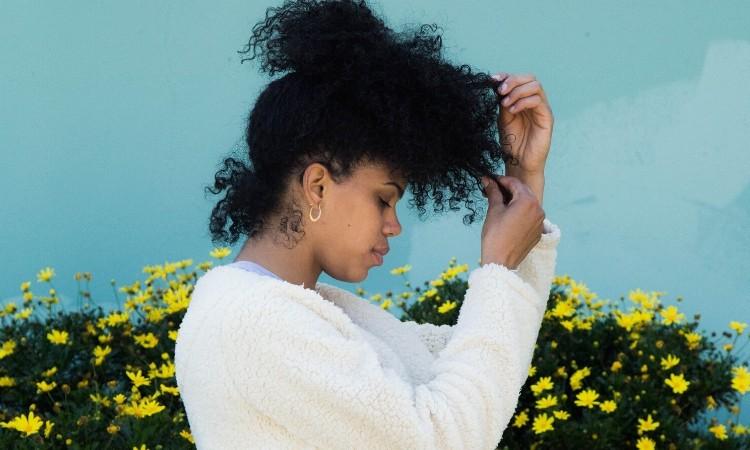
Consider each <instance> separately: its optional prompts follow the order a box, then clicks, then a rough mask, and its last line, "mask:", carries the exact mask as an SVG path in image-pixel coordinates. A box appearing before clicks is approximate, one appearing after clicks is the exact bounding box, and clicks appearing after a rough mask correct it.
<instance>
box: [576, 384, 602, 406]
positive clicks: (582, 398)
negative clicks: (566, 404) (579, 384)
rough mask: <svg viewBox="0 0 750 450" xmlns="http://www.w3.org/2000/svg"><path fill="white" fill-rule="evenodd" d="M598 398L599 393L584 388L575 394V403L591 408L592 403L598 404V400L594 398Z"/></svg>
mask: <svg viewBox="0 0 750 450" xmlns="http://www.w3.org/2000/svg"><path fill="white" fill-rule="evenodd" d="M597 398H599V394H598V393H597V392H596V391H595V390H593V389H590V388H589V389H586V390H584V391H581V392H579V393H578V395H576V401H575V404H576V405H578V406H582V407H588V408H593V407H594V405H598V404H599V402H598V401H596V399H597Z"/></svg>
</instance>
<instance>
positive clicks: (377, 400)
mask: <svg viewBox="0 0 750 450" xmlns="http://www.w3.org/2000/svg"><path fill="white" fill-rule="evenodd" d="M252 296H253V298H242V296H239V298H238V299H236V301H237V302H244V305H247V306H246V308H245V309H244V310H242V309H239V307H238V310H239V311H243V312H242V313H239V314H233V315H231V316H230V317H227V319H226V320H227V322H226V323H225V325H224V327H223V329H222V339H221V341H220V342H219V343H218V349H220V351H221V352H222V354H223V355H224V359H225V363H226V370H227V376H228V377H229V379H230V380H232V382H233V383H232V384H233V386H234V387H235V388H236V390H237V392H238V399H239V400H240V401H242V402H243V407H244V408H252V409H255V410H257V411H258V412H259V413H261V414H263V415H265V416H267V417H268V418H269V419H270V420H273V421H275V422H276V423H278V424H280V425H282V426H283V427H284V428H285V429H286V430H287V431H288V432H289V433H291V434H293V435H295V436H296V437H297V438H299V439H301V440H303V441H305V442H306V443H309V444H310V445H314V446H318V447H324V448H330V449H345V448H346V449H348V448H352V447H353V446H355V443H356V445H359V446H361V447H367V448H383V449H391V448H410V449H432V448H439V449H455V448H472V449H474V448H476V449H488V450H491V449H494V448H495V447H496V446H497V443H498V442H499V441H500V438H501V437H502V434H503V431H504V429H505V428H506V426H507V425H508V423H509V421H510V419H511V417H512V415H513V413H514V412H515V408H516V405H517V403H518V397H519V394H520V390H521V388H522V386H523V383H524V382H525V380H526V378H527V376H528V367H529V362H530V359H531V356H532V354H533V350H534V344H535V341H536V339H537V335H538V332H539V327H540V326H541V321H542V316H543V313H544V310H545V307H546V299H541V298H540V297H539V296H538V295H537V294H536V292H535V291H534V290H533V289H532V287H531V286H530V285H528V284H527V283H525V282H524V281H523V280H522V279H521V278H519V277H518V276H516V275H515V274H513V273H512V272H511V271H510V270H508V269H507V268H506V267H504V266H501V265H498V264H494V263H489V264H485V265H484V266H481V267H478V268H476V269H474V270H473V271H472V272H471V273H470V275H469V288H468V290H467V292H466V296H465V299H464V302H463V305H462V307H461V310H460V313H459V318H458V322H457V323H456V325H455V326H454V327H453V331H452V335H451V339H450V341H449V342H448V343H447V345H446V346H445V348H444V349H443V351H442V352H441V353H440V356H439V357H438V358H436V359H435V361H434V362H433V366H432V367H431V371H432V373H434V377H433V378H432V379H431V380H430V381H429V382H427V383H424V384H421V383H410V382H407V381H405V380H403V379H402V378H400V377H399V376H398V375H397V374H396V373H395V372H394V371H392V370H390V369H384V368H383V367H382V366H381V365H380V363H379V360H378V356H377V353H376V352H375V350H374V349H373V348H372V347H371V346H370V345H369V344H368V343H367V342H366V341H364V340H361V339H360V337H359V333H357V332H356V331H355V330H356V328H354V327H352V326H351V324H346V323H342V322H340V321H339V322H337V321H329V320H327V319H326V318H324V317H321V316H320V315H318V314H317V313H316V312H315V311H314V310H312V309H310V308H309V307H307V306H305V305H304V304H303V303H302V302H300V301H298V300H294V299H290V298H287V297H286V296H284V295H283V292H278V291H277V292H270V293H269V294H268V297H273V298H262V299H259V298H257V297H258V293H252Z"/></svg>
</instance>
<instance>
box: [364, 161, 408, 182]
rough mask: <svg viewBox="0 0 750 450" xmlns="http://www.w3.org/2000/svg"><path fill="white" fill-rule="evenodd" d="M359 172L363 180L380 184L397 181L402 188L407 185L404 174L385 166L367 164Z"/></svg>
mask: <svg viewBox="0 0 750 450" xmlns="http://www.w3.org/2000/svg"><path fill="white" fill-rule="evenodd" d="M359 172H360V176H362V177H363V178H365V179H367V180H370V181H373V182H377V183H378V184H380V183H384V182H386V181H395V182H396V183H398V184H399V185H400V186H403V185H404V184H406V179H405V177H404V176H403V174H401V173H400V172H399V171H398V170H395V169H393V168H391V167H388V166H387V165H385V164H376V163H371V164H366V165H364V166H362V167H361V168H360V170H359Z"/></svg>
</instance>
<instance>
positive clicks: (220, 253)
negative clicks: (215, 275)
mask: <svg viewBox="0 0 750 450" xmlns="http://www.w3.org/2000/svg"><path fill="white" fill-rule="evenodd" d="M231 253H232V249H231V248H229V247H218V248H215V249H213V250H211V252H210V253H209V255H211V256H212V257H214V258H216V259H223V258H226V257H227V256H229V255H230V254H231Z"/></svg>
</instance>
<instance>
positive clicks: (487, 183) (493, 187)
mask: <svg viewBox="0 0 750 450" xmlns="http://www.w3.org/2000/svg"><path fill="white" fill-rule="evenodd" d="M482 185H483V186H484V193H485V197H487V201H488V202H489V204H490V206H492V205H494V204H500V205H502V204H503V203H504V202H505V196H504V195H503V193H502V192H501V191H500V187H499V186H498V184H497V181H493V180H491V179H490V178H488V177H486V176H482Z"/></svg>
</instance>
